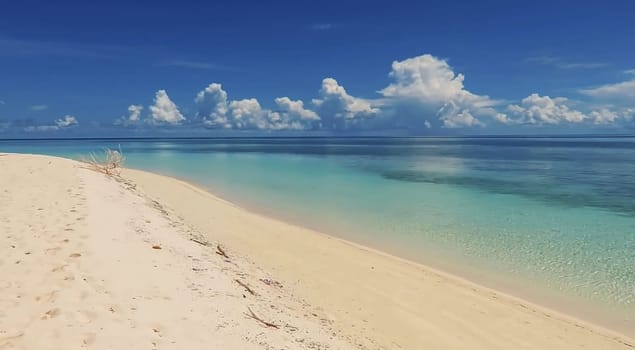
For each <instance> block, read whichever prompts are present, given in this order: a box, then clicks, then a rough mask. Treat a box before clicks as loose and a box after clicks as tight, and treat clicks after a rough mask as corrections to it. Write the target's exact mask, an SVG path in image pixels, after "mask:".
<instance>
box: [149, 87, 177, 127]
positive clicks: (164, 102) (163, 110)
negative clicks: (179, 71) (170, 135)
mask: <svg viewBox="0 0 635 350" xmlns="http://www.w3.org/2000/svg"><path fill="white" fill-rule="evenodd" d="M150 112H151V113H152V120H151V122H152V123H153V124H181V123H182V122H183V121H184V120H185V117H184V116H183V114H181V112H180V111H179V108H178V107H177V106H176V104H175V103H174V102H172V100H170V97H169V96H168V93H167V92H166V91H165V90H159V91H157V92H156V96H155V97H154V105H152V106H150Z"/></svg>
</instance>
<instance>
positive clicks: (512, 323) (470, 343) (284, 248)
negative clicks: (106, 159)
mask: <svg viewBox="0 0 635 350" xmlns="http://www.w3.org/2000/svg"><path fill="white" fill-rule="evenodd" d="M122 177H123V178H122V179H120V180H118V181H117V180H115V179H112V178H109V177H106V176H104V175H101V174H98V173H95V172H92V171H90V170H87V169H83V168H82V167H81V165H80V164H79V163H77V162H73V161H69V160H64V159H59V158H52V157H43V156H26V155H4V156H0V233H1V234H2V240H3V241H2V245H1V246H0V249H1V251H0V276H2V279H1V280H0V349H13V348H16V349H73V348H81V347H86V348H115V349H127V348H134V349H137V348H139V349H141V348H147V349H152V348H156V349H162V348H173V349H198V348H203V347H204V348H206V349H214V348H222V349H251V348H264V349H296V348H308V349H346V348H351V347H353V348H355V347H356V348H364V349H366V348H367V349H579V348H587V349H633V347H634V346H633V344H634V342H633V340H631V339H629V338H627V337H626V336H624V335H619V334H617V333H614V332H611V331H608V330H605V329H602V328H600V327H597V326H594V325H591V324H587V323H584V322H582V321H578V320H575V319H573V318H570V317H567V316H565V315H562V314H559V313H556V312H554V311H551V310H547V309H544V308H541V307H539V306H536V305H533V304H531V303H528V302H526V301H523V300H520V299H517V298H513V297H511V296H507V295H504V294H502V293H498V292H495V291H492V290H490V289H487V288H484V287H480V286H478V285H475V284H473V283H470V282H468V281H465V280H462V279H459V278H456V277H453V276H450V275H448V274H445V273H442V272H439V271H436V270H433V269H430V268H427V267H425V266H422V265H419V264H415V263H411V262H408V261H405V260H402V259H399V258H396V257H393V256H390V255H387V254H383V253H381V252H377V251H374V250H371V249H368V248H365V247H362V246H359V245H355V244H353V243H350V242H346V241H343V240H340V239H337V238H333V237H330V236H327V235H324V234H321V233H318V232H315V231H311V230H307V229H304V228H301V227H298V226H294V225H290V224H287V223H284V222H281V221H278V220H274V219H271V218H268V217H265V216H262V215H258V214H255V213H251V212H249V211H247V210H244V209H242V208H239V207H237V206H235V205H233V204H231V203H229V202H227V201H224V200H222V199H219V198H217V197H215V196H213V195H212V194H210V193H208V192H205V191H203V190H200V189H198V188H196V187H194V186H192V185H190V184H188V183H185V182H182V181H179V180H176V179H172V178H169V177H164V176H160V175H156V174H151V173H147V172H141V171H135V170H126V171H125V172H124V173H123V174H122ZM192 238H194V239H196V240H198V241H202V242H209V245H210V246H203V245H200V244H198V243H195V242H193V241H192V240H191V239H192ZM218 243H220V244H222V246H223V247H225V251H226V252H227V254H228V255H229V256H230V259H224V258H222V257H221V256H219V255H217V254H215V247H216V244H218ZM153 246H156V247H161V249H153ZM236 279H238V280H240V281H241V282H243V283H245V284H246V285H248V286H249V287H250V288H251V289H253V290H254V291H255V292H256V293H257V295H256V296H253V295H251V294H250V293H249V292H248V291H246V290H245V288H243V287H242V286H240V285H239V284H238V283H237V282H236V281H235V280H236ZM261 280H264V281H266V282H268V284H267V283H264V282H262V281H261ZM278 283H280V285H278ZM248 308H250V309H251V310H253V311H254V312H255V314H256V315H258V316H260V317H261V318H262V319H264V320H266V321H269V322H273V323H274V324H276V325H277V326H279V327H280V328H279V329H276V328H270V327H266V326H264V325H262V324H261V323H260V322H259V321H257V320H255V319H253V318H250V317H249V316H248V314H249V311H248Z"/></svg>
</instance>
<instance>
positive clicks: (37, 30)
mask: <svg viewBox="0 0 635 350" xmlns="http://www.w3.org/2000/svg"><path fill="white" fill-rule="evenodd" d="M633 22H635V3H633V2H632V1H604V2H599V1H578V2H572V1H558V0H555V1H554V0H552V1H533V2H513V1H454V2H451V3H449V2H428V3H426V2H420V1H418V2H414V1H413V2H400V1H391V2H372V1H333V2H329V1H320V2H317V1H293V2H292V1H276V2H270V3H267V2H255V1H254V2H246V1H233V2H211V1H188V2H174V1H172V2H162V1H137V2H135V3H132V2H123V1H108V2H101V3H100V4H94V3H92V2H85V1H82V2H79V1H56V2H54V3H53V2H51V1H28V0H25V1H22V2H12V3H10V4H3V5H2V8H1V10H0V138H2V137H64V136H118V135H121V136H135V135H138V136H152V135H168V134H169V135H175V136H186V135H196V136H207V135H208V136H214V135H241V134H266V135H286V134H309V135H310V134H315V135H322V134H331V133H334V134H377V135H390V134H395V135H444V134H452V135H455V134H516V133H523V134H550V133H631V132H632V130H633V129H634V126H635V120H634V119H635V118H634V115H635V45H633V38H635V26H634V25H632V23H633Z"/></svg>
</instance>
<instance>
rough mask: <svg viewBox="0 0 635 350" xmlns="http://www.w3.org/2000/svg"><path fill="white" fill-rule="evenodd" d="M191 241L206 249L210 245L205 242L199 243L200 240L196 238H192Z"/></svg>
mask: <svg viewBox="0 0 635 350" xmlns="http://www.w3.org/2000/svg"><path fill="white" fill-rule="evenodd" d="M190 241H192V242H194V243H198V244H200V245H202V246H204V247H207V246H208V245H209V243H207V242H203V241H199V240H198V239H196V238H190Z"/></svg>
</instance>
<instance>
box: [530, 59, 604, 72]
mask: <svg viewBox="0 0 635 350" xmlns="http://www.w3.org/2000/svg"><path fill="white" fill-rule="evenodd" d="M525 61H526V62H529V63H537V64H542V65H550V66H554V67H557V68H561V69H597V68H604V67H608V66H609V64H608V63H603V62H570V61H567V60H565V59H562V58H560V57H553V56H537V57H530V58H528V59H526V60H525Z"/></svg>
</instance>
